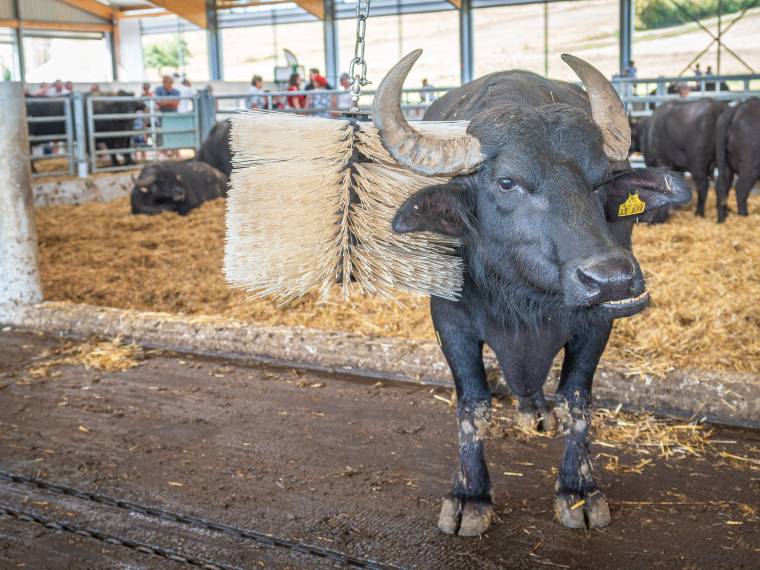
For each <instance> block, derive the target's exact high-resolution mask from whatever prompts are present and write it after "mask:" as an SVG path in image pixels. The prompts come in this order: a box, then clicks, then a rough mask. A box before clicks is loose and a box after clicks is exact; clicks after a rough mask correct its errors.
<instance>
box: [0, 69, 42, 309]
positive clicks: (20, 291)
mask: <svg viewBox="0 0 760 570" xmlns="http://www.w3.org/2000/svg"><path fill="white" fill-rule="evenodd" d="M0 108H2V109H3V120H2V121H0V305H3V304H16V305H22V304H30V303H38V302H40V301H42V287H41V286H40V278H39V273H38V271H37V231H36V229H35V226H34V201H33V199H32V172H31V167H30V165H29V134H28V132H27V126H26V106H25V104H24V92H23V90H22V87H21V83H18V82H10V81H8V82H0Z"/></svg>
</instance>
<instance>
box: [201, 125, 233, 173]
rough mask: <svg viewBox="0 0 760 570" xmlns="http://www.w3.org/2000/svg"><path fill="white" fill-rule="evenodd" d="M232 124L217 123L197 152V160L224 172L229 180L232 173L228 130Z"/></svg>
mask: <svg viewBox="0 0 760 570" xmlns="http://www.w3.org/2000/svg"><path fill="white" fill-rule="evenodd" d="M231 128H232V123H230V122H229V121H219V122H218V123H216V124H215V125H214V126H213V127H212V128H211V131H209V133H208V136H207V137H206V140H205V141H203V145H202V146H201V149H200V150H199V151H198V156H197V160H200V161H201V162H205V163H206V164H210V165H211V166H213V167H214V168H216V169H217V170H221V171H222V172H224V175H225V176H226V177H227V178H229V177H230V173H231V172H232V151H230V129H231Z"/></svg>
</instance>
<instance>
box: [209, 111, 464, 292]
mask: <svg viewBox="0 0 760 570" xmlns="http://www.w3.org/2000/svg"><path fill="white" fill-rule="evenodd" d="M232 125H233V127H232V140H231V145H232V149H233V156H234V159H233V166H234V169H233V172H232V176H231V183H230V186H231V189H230V192H229V195H228V199H227V243H226V248H225V259H224V270H225V275H226V277H227V280H228V282H229V283H230V284H232V285H233V286H237V287H243V288H245V289H247V290H249V291H252V292H254V293H256V294H257V295H272V296H275V297H278V298H280V299H282V300H289V299H292V298H295V297H299V296H301V295H304V294H305V293H307V292H308V291H311V290H316V291H319V292H320V294H321V295H322V297H323V298H326V297H327V295H328V294H329V291H330V289H331V288H332V287H333V286H335V285H336V284H338V281H339V279H340V280H341V281H342V294H343V296H344V297H348V296H349V295H350V294H351V293H352V292H354V291H363V292H366V293H371V294H378V295H381V296H383V297H388V298H392V297H393V295H394V292H395V291H399V290H405V291H413V292H416V293H420V294H434V295H438V296H441V297H446V298H449V299H455V298H456V297H457V294H458V292H459V291H460V290H461V286H462V271H463V269H462V262H461V259H460V258H459V257H457V256H456V253H455V248H456V245H457V241H456V240H454V239H452V238H447V237H444V236H439V235H435V234H429V233H424V234H403V235H398V234H394V233H393V231H392V229H391V220H392V219H393V216H394V214H395V213H396V210H397V209H398V208H399V206H401V204H403V202H404V201H405V200H406V199H407V198H408V197H409V196H410V195H411V194H412V193H414V192H415V191H417V190H419V189H421V188H424V187H425V186H428V185H431V184H439V183H441V182H444V181H445V180H446V179H443V178H431V177H425V176H420V175H417V174H415V173H413V172H411V171H409V170H406V169H404V168H402V167H400V166H398V165H396V164H395V162H394V161H393V159H392V158H391V157H390V155H389V154H388V153H387V151H386V150H385V149H384V148H383V146H382V144H381V143H380V138H379V136H378V133H377V130H376V129H375V128H374V127H372V126H371V125H370V124H365V123H361V124H360V128H358V129H355V128H354V127H353V126H352V125H351V124H350V123H349V122H348V121H342V120H333V119H319V118H310V117H304V116H299V115H286V114H283V113H268V112H251V113H245V114H240V115H236V116H234V117H233V119H232ZM417 125H419V126H420V130H425V131H426V132H434V133H441V135H442V136H451V135H452V134H453V135H458V134H462V133H463V131H464V126H463V125H464V124H463V123H417ZM355 150H356V151H359V152H360V153H361V154H362V155H363V159H362V161H359V162H353V160H352V159H353V158H354V157H355V154H354V151H355ZM352 195H353V196H355V197H358V202H357V201H356V200H354V202H353V203H352V202H351V199H352Z"/></svg>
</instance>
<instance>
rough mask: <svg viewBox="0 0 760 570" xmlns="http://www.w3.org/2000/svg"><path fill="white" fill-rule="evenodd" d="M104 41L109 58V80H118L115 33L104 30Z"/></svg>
mask: <svg viewBox="0 0 760 570" xmlns="http://www.w3.org/2000/svg"><path fill="white" fill-rule="evenodd" d="M114 25H118V24H114ZM105 41H106V45H107V46H108V54H109V55H110V59H111V80H112V81H118V80H119V63H118V59H117V50H118V49H119V48H118V46H117V45H116V34H113V33H112V32H106V33H105Z"/></svg>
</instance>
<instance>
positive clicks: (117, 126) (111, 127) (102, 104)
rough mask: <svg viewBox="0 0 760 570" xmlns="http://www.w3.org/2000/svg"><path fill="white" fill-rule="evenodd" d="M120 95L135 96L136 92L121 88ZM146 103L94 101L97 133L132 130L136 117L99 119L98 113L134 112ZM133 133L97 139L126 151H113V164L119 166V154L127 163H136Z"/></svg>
mask: <svg viewBox="0 0 760 570" xmlns="http://www.w3.org/2000/svg"><path fill="white" fill-rule="evenodd" d="M116 95H117V96H119V97H133V96H134V93H130V92H128V91H122V90H120V91H119V92H118V93H117V94H116ZM143 106H144V104H143V103H142V102H141V101H138V100H136V99H135V100H134V101H93V103H92V114H93V119H94V123H95V132H96V133H106V132H124V131H131V130H132V129H133V125H134V122H135V119H134V117H126V118H119V117H117V118H107V119H98V115H117V114H134V113H136V112H137V110H138V109H139V108H140V107H143ZM131 140H132V135H121V136H117V137H103V138H98V139H96V141H97V142H98V143H100V144H103V145H105V147H106V148H107V149H108V150H110V151H116V150H124V152H118V153H111V154H110V159H111V164H112V165H113V166H119V160H118V158H117V155H121V156H122V159H123V161H124V164H125V165H128V164H134V160H132V154H131V152H129V147H130V143H131Z"/></svg>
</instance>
